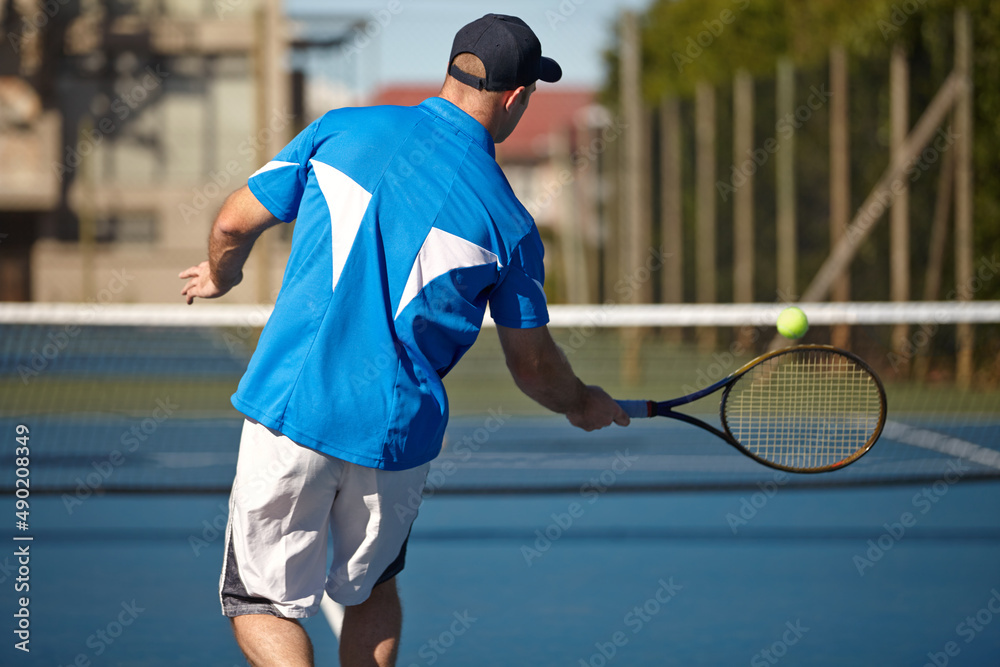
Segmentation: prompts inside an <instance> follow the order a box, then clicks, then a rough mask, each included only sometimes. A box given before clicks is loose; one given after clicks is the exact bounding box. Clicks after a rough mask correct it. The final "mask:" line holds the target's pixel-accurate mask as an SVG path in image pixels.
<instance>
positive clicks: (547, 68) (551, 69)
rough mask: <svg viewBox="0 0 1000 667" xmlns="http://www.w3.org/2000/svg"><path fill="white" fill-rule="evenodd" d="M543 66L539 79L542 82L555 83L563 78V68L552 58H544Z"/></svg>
mask: <svg viewBox="0 0 1000 667" xmlns="http://www.w3.org/2000/svg"><path fill="white" fill-rule="evenodd" d="M541 65H542V66H541V68H540V69H541V75H540V76H539V77H538V78H539V79H540V80H541V81H545V82H546V83H555V82H556V81H558V80H559V79H561V78H562V67H559V63H557V62H556V61H555V60H552V58H546V57H545V56H542V63H541Z"/></svg>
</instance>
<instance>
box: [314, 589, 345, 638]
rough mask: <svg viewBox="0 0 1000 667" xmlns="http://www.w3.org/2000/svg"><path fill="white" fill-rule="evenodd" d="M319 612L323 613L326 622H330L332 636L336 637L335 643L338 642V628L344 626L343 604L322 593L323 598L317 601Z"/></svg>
mask: <svg viewBox="0 0 1000 667" xmlns="http://www.w3.org/2000/svg"><path fill="white" fill-rule="evenodd" d="M319 610H320V613H322V614H323V618H325V619H326V622H327V623H329V624H330V629H331V630H333V636H334V637H336V638H337V643H338V644H339V643H340V629H341V628H343V627H344V606H343V605H342V604H340V603H338V602H334V601H333V599H332V598H331V597H330V596H329V595H327V594H326V592H324V593H323V599H322V600H321V601H320V603H319Z"/></svg>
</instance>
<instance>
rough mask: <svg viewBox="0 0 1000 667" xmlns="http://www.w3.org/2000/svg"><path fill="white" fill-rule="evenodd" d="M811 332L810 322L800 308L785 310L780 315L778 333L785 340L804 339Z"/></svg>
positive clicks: (793, 307)
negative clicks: (807, 332)
mask: <svg viewBox="0 0 1000 667" xmlns="http://www.w3.org/2000/svg"><path fill="white" fill-rule="evenodd" d="M808 330H809V320H807V319H806V314H805V313H803V312H802V310H801V309H800V308H796V307H795V306H792V307H791V308H785V309H784V310H783V311H781V314H780V315H778V333H780V334H781V335H782V336H784V337H785V338H802V337H803V336H805V335H806V331H808Z"/></svg>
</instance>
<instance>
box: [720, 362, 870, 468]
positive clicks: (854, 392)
mask: <svg viewBox="0 0 1000 667" xmlns="http://www.w3.org/2000/svg"><path fill="white" fill-rule="evenodd" d="M881 413H882V400H881V390H880V389H879V386H878V384H877V382H876V380H875V379H874V378H873V377H872V375H871V373H870V372H869V371H868V370H867V369H865V368H863V367H862V366H860V365H859V364H857V363H856V362H855V361H854V360H853V359H851V358H850V357H847V356H845V355H842V354H840V353H837V352H835V351H832V350H801V351H795V350H793V351H790V352H787V353H783V354H780V355H776V356H774V357H770V358H768V359H765V360H764V361H763V362H761V363H760V364H758V365H757V366H755V367H753V368H752V369H750V370H749V371H747V373H746V374H744V375H743V376H742V377H740V378H739V379H738V380H737V382H736V383H735V384H734V385H733V386H732V388H731V389H730V391H729V394H728V395H727V397H726V402H725V405H724V409H723V414H724V418H725V421H726V425H727V428H728V429H729V431H730V433H732V435H733V437H735V438H736V440H737V441H739V443H740V444H741V445H742V446H743V447H744V448H745V449H747V450H748V451H749V452H751V453H752V454H754V455H755V456H758V457H759V458H762V459H765V460H767V461H771V462H773V463H777V464H779V465H782V466H786V467H789V468H799V469H818V468H827V467H831V466H836V465H838V464H843V463H844V462H847V461H849V460H851V459H852V458H853V457H854V456H856V455H860V453H862V452H863V451H864V450H865V449H866V448H867V446H868V445H869V443H870V440H871V439H872V437H873V435H874V434H875V432H876V430H877V429H878V424H879V422H880V419H881Z"/></svg>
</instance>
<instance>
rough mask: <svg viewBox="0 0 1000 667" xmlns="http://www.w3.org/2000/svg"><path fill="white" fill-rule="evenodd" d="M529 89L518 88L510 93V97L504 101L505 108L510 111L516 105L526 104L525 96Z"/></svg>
mask: <svg viewBox="0 0 1000 667" xmlns="http://www.w3.org/2000/svg"><path fill="white" fill-rule="evenodd" d="M526 90H527V88H525V87H524V86H518V87H517V88H515V89H514V90H511V91H509V92H508V93H507V94H508V97H507V98H506V99H505V100H504V108H505V109H507V111H510V110H511V109H513V108H514V105H515V104H524V94H525V91H526Z"/></svg>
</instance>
